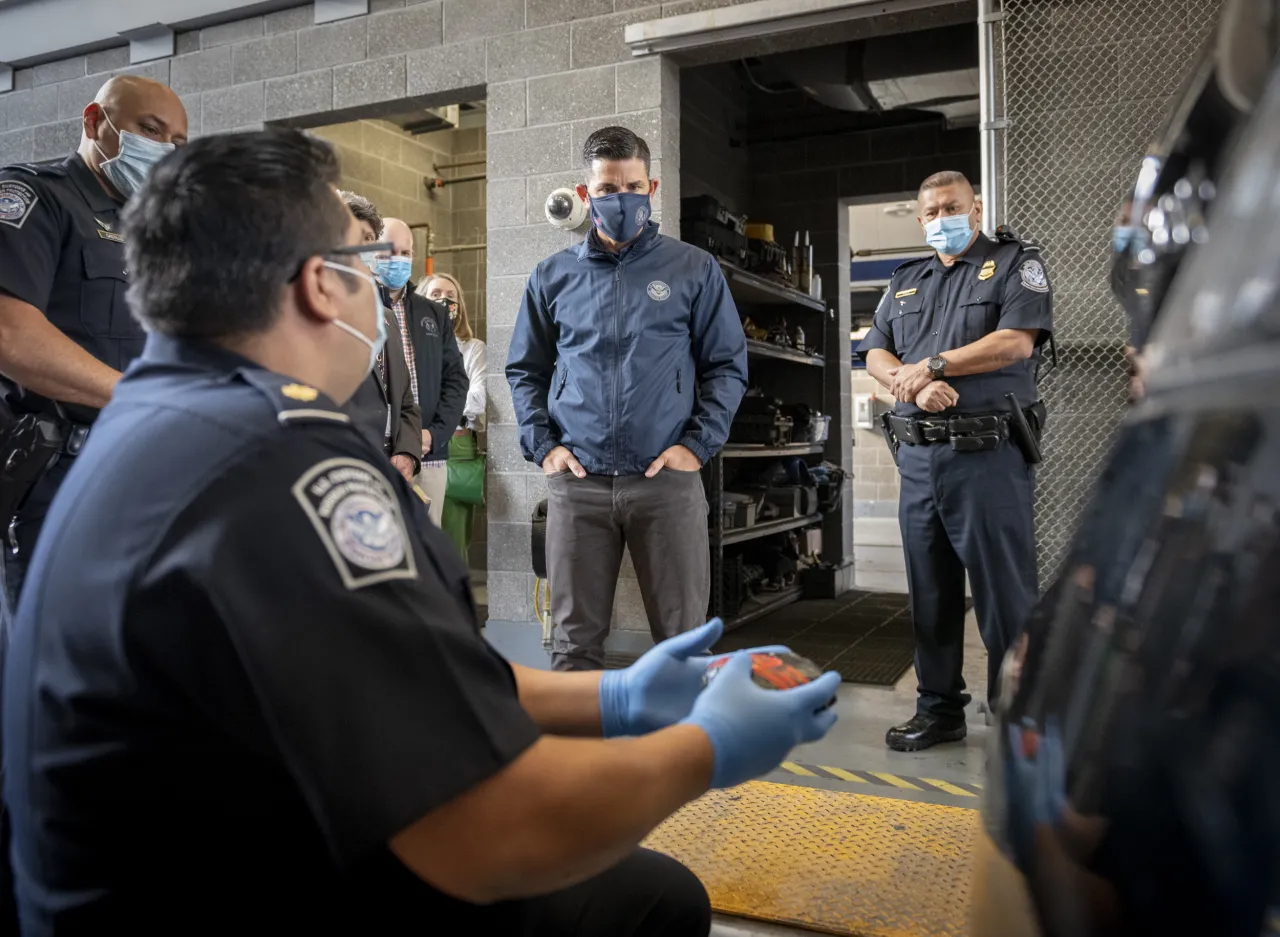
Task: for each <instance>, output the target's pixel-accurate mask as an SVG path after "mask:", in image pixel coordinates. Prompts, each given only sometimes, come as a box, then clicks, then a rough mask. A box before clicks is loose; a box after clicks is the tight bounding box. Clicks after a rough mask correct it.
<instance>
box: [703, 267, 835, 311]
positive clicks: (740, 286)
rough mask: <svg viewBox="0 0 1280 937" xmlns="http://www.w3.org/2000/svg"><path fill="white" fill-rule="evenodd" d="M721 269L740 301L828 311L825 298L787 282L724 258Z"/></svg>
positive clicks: (755, 304) (759, 304)
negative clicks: (764, 275)
mask: <svg viewBox="0 0 1280 937" xmlns="http://www.w3.org/2000/svg"><path fill="white" fill-rule="evenodd" d="M720 269H721V270H723V271H724V278H725V279H726V280H727V281H728V282H729V292H730V293H731V294H733V298H734V299H735V300H737V301H738V302H741V303H749V304H751V305H754V306H779V305H783V306H785V305H795V306H804V307H805V308H808V309H812V310H813V311H814V312H826V311H827V304H826V302H825V301H824V300H822V299H821V298H819V297H817V296H810V295H809V294H808V293H802V292H800V291H799V290H797V289H793V288H792V287H790V286H787V285H786V284H785V283H779V282H777V281H776V280H770V279H767V278H765V277H762V276H759V275H758V274H754V273H749V272H747V271H746V270H743V269H742V268H741V267H736V266H734V265H733V264H731V263H729V262H728V261H724V260H722V261H720Z"/></svg>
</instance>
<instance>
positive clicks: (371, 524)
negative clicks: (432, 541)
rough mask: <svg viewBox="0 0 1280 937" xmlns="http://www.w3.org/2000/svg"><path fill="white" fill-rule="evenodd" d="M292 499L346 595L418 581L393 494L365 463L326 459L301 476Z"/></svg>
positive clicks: (401, 516) (410, 548)
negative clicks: (378, 585)
mask: <svg viewBox="0 0 1280 937" xmlns="http://www.w3.org/2000/svg"><path fill="white" fill-rule="evenodd" d="M293 496H294V497H295V498H296V499H297V501H298V504H300V505H301V506H302V510H303V513H305V514H306V515H307V517H308V519H309V520H310V521H311V524H312V526H313V527H314V528H315V530H316V533H317V534H318V535H319V537H320V541H321V543H323V544H324V548H325V551H326V552H328V554H329V556H330V558H331V559H332V560H333V564H334V566H336V567H337V569H338V575H339V576H340V577H341V578H342V584H343V585H344V586H346V587H347V588H348V589H363V588H364V587H365V586H372V585H375V584H376V583H380V582H388V581H390V580H393V579H417V578H418V568H417V564H416V562H415V560H414V557H413V544H412V542H411V541H410V539H409V531H408V528H407V527H406V526H405V522H404V515H403V514H402V513H401V511H400V504H399V502H398V501H397V500H396V494H395V491H394V490H393V489H392V487H391V483H390V482H388V481H387V479H386V477H385V476H383V475H382V473H380V472H379V471H378V470H377V469H375V468H374V467H373V466H372V465H370V464H369V463H367V462H363V461H361V460H360V459H347V458H336V459H326V460H325V461H323V462H320V463H319V464H317V465H313V466H312V467H311V468H309V469H307V470H306V471H305V472H304V473H303V474H302V477H301V478H299V479H298V480H297V481H296V482H295V483H294V485H293Z"/></svg>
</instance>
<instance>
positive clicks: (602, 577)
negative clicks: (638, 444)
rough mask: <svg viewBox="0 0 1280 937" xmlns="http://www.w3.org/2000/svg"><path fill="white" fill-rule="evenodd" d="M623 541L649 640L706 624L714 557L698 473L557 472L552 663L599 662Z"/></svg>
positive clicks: (550, 553) (559, 666)
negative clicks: (583, 474) (648, 475)
mask: <svg viewBox="0 0 1280 937" xmlns="http://www.w3.org/2000/svg"><path fill="white" fill-rule="evenodd" d="M623 547H626V548H627V549H628V550H629V551H630V552H631V562H632V564H633V565H634V566H635V568H636V579H637V580H639V584H640V596H641V598H642V599H643V600H644V610H645V614H646V615H647V616H648V619H649V632H650V634H652V635H653V640H654V641H661V640H663V639H664V638H669V637H671V636H673V635H677V634H681V633H683V632H685V631H689V630H690V629H692V628H696V627H697V626H698V625H700V624H702V623H703V622H704V621H706V617H707V603H708V600H709V599H710V592H711V568H710V564H711V554H710V551H709V545H708V541H707V498H706V493H705V492H704V491H703V487H702V474H701V473H700V472H677V471H674V470H672V469H663V470H662V471H661V472H659V473H658V474H657V475H655V476H654V477H653V478H645V477H644V476H643V475H619V476H608V475H588V476H587V477H586V478H578V477H576V476H575V475H574V474H573V473H572V472H557V473H555V474H554V475H548V476H547V577H548V579H549V580H550V585H551V618H552V620H553V621H554V622H555V623H556V625H557V630H556V637H555V645H554V648H553V651H552V657H551V666H552V668H553V669H555V670H599V669H601V668H602V667H603V666H604V640H605V638H606V637H607V636H608V634H609V622H610V619H611V618H612V617H613V595H614V592H615V590H616V589H617V585H618V571H619V569H620V568H621V566H622V550H623Z"/></svg>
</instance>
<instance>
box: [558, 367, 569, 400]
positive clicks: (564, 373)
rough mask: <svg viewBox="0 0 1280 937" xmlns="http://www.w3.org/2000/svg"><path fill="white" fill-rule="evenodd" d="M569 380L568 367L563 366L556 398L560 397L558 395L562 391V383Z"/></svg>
mask: <svg viewBox="0 0 1280 937" xmlns="http://www.w3.org/2000/svg"><path fill="white" fill-rule="evenodd" d="M568 381H569V369H568V368H565V369H564V370H563V371H562V372H560V387H559V388H558V389H557V390H556V400H559V399H560V395H561V394H563V393H564V385H565V384H566V383H568Z"/></svg>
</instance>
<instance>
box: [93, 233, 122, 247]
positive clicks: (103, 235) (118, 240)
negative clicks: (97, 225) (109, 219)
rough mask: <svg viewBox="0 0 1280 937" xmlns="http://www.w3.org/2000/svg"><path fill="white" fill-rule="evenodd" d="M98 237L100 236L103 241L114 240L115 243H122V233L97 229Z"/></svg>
mask: <svg viewBox="0 0 1280 937" xmlns="http://www.w3.org/2000/svg"><path fill="white" fill-rule="evenodd" d="M98 237H100V238H102V239H103V240H104V241H115V242H116V243H117V244H123V243H124V235H123V234H116V233H115V232H114V231H99V232H98Z"/></svg>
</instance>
